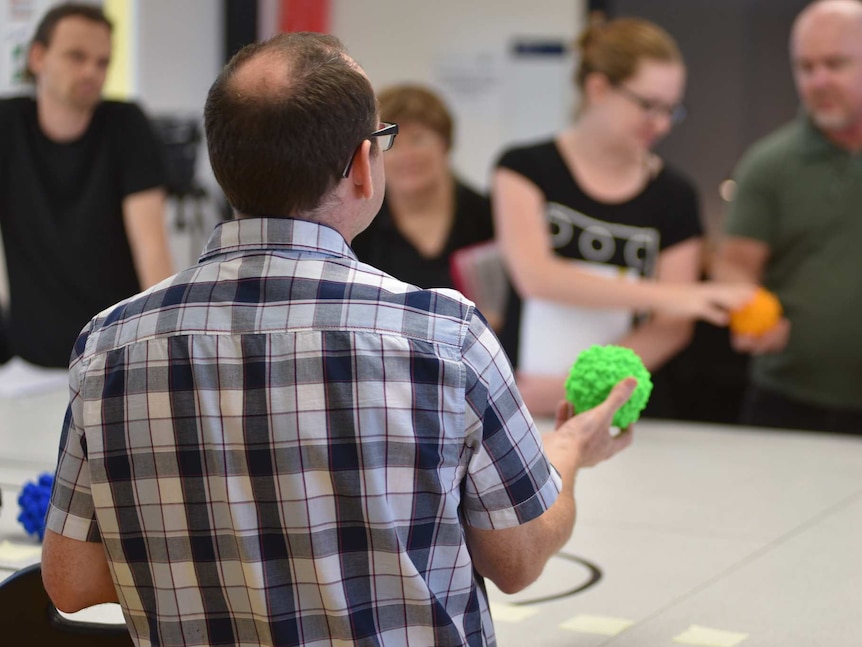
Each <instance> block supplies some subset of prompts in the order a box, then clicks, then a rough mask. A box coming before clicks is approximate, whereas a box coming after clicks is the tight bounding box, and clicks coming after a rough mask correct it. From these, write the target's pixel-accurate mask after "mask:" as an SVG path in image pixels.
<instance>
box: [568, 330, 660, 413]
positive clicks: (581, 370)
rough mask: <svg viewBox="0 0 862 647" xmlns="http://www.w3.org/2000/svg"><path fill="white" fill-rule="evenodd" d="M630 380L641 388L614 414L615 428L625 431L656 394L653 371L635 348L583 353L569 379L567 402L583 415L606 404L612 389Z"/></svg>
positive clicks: (595, 348)
mask: <svg viewBox="0 0 862 647" xmlns="http://www.w3.org/2000/svg"><path fill="white" fill-rule="evenodd" d="M627 377H634V378H635V379H636V380H637V381H638V385H637V387H636V388H635V390H634V393H632V396H631V398H629V401H628V402H626V403H625V404H624V405H623V406H622V407H620V408H619V410H618V411H617V412H616V414H615V415H614V420H613V426H614V427H619V428H620V429H625V428H626V427H628V426H629V425H631V424H632V423H634V422H636V421H637V419H638V418H640V415H641V411H643V410H644V407H646V405H647V402H648V401H649V396H650V393H652V380H651V379H650V372H649V371H648V370H647V369H646V367H645V366H644V363H643V362H642V361H641V358H640V357H638V356H637V353H635V352H634V351H633V350H632V349H631V348H623V347H622V346H613V345H607V346H597V345H593V346H590V347H589V348H587V349H586V350H584V351H582V352H581V353H580V355H578V359H577V360H575V363H574V364H573V365H572V370H571V371H570V372H569V377H567V378H566V384H565V386H566V399H567V400H568V401H569V402H571V403H572V405H574V407H575V412H577V413H583V412H584V411H587V410H589V409H592V408H593V407H595V406H598V405H599V404H601V403H602V402H604V401H605V398H607V397H608V394H609V393H610V392H611V389H613V388H614V386H615V385H616V384H617V383H618V382H620V381H622V380H624V379H625V378H627Z"/></svg>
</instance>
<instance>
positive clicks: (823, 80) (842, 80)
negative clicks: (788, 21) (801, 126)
mask: <svg viewBox="0 0 862 647" xmlns="http://www.w3.org/2000/svg"><path fill="white" fill-rule="evenodd" d="M790 54H791V58H792V62H793V70H794V77H795V80H796V87H797V90H798V92H799V96H800V98H801V99H802V102H803V104H804V105H805V107H806V109H807V111H808V114H809V115H810V116H811V119H812V120H813V121H814V123H815V124H816V125H817V126H818V127H819V128H821V129H822V130H824V131H827V132H828V133H841V132H844V131H847V130H854V129H856V128H858V127H860V126H862V2H859V1H858V0H820V1H819V2H814V3H812V4H810V5H808V6H807V7H806V8H805V9H804V10H803V11H802V12H801V13H800V14H799V16H798V17H797V18H796V21H795V22H794V24H793V31H792V33H791V39H790Z"/></svg>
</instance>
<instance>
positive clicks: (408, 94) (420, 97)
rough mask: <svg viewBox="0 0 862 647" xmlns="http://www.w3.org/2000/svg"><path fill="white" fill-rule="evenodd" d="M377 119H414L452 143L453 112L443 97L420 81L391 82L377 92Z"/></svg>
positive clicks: (396, 120)
mask: <svg viewBox="0 0 862 647" xmlns="http://www.w3.org/2000/svg"><path fill="white" fill-rule="evenodd" d="M377 98H378V100H379V101H380V119H381V121H384V122H393V123H409V122H413V123H417V124H420V125H422V126H425V127H426V128H430V129H431V130H433V131H434V132H435V133H437V134H438V135H440V137H442V138H443V141H445V142H446V148H447V149H448V148H451V147H452V114H451V113H450V112H449V110H448V109H447V108H446V104H445V103H443V100H442V99H441V98H440V97H439V96H437V95H436V94H435V93H434V92H432V91H431V90H429V89H428V88H425V87H423V86H420V85H407V84H405V85H392V86H389V87H388V88H386V89H384V90H381V91H380V93H379V94H378V95H377Z"/></svg>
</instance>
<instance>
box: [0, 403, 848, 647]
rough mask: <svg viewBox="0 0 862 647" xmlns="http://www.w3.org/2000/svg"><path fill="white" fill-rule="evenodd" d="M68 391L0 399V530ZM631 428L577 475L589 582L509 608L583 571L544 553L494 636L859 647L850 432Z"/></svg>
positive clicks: (45, 457)
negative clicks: (630, 436) (704, 636)
mask: <svg viewBox="0 0 862 647" xmlns="http://www.w3.org/2000/svg"><path fill="white" fill-rule="evenodd" d="M65 401H66V393H65V391H63V392H60V391H58V392H56V393H51V394H48V395H42V396H38V397H32V398H23V399H18V400H14V401H13V400H4V399H2V398H0V448H2V451H0V484H2V486H3V490H4V491H3V494H4V501H5V505H4V510H3V513H2V515H0V541H2V540H4V539H5V540H9V541H15V542H19V543H20V542H26V541H27V540H26V538H25V536H24V531H23V530H22V529H21V527H20V526H19V525H18V524H17V522H16V521H15V520H14V517H15V516H16V515H17V503H16V502H15V500H14V498H15V496H17V489H18V488H20V487H21V485H22V484H23V483H24V482H25V481H27V480H33V479H35V478H36V477H37V475H38V474H39V472H41V471H43V470H46V469H47V470H50V469H52V468H53V466H54V464H55V461H56V454H57V446H58V443H59V435H60V427H61V423H62V418H63V414H64V411H65ZM541 424H542V425H543V426H547V425H548V424H549V423H548V421H542V423H541ZM635 434H636V438H635V443H634V445H633V446H632V447H631V448H630V449H628V450H627V451H626V452H624V453H623V454H621V455H620V456H618V457H616V458H615V459H613V460H612V461H610V462H608V463H605V464H603V465H600V466H598V467H596V468H592V469H589V470H584V471H583V472H582V473H581V474H580V475H579V477H578V485H577V500H578V522H577V526H576V529H575V535H574V537H573V539H572V541H571V542H570V543H569V544H568V545H567V546H566V548H565V549H564V551H563V552H564V553H566V554H568V555H573V556H577V557H580V558H583V559H585V560H587V561H588V562H591V563H593V564H595V565H596V566H597V567H599V569H600V570H601V572H602V577H601V579H600V580H599V581H598V582H597V583H596V584H594V585H593V586H591V587H590V588H588V589H586V590H584V591H582V592H581V593H578V594H575V595H570V596H566V597H561V598H557V599H552V600H551V601H547V602H540V603H531V604H526V605H521V606H519V605H518V604H519V603H523V602H530V601H531V600H536V599H538V598H544V597H553V596H555V595H558V594H560V593H563V592H565V591H566V590H569V589H572V588H576V587H577V586H578V585H579V584H582V583H583V582H584V581H585V580H586V579H587V578H588V576H589V572H588V571H587V570H586V569H585V568H584V567H583V566H580V565H579V564H577V563H573V562H571V561H568V560H566V559H564V558H562V557H555V558H553V559H552V560H551V561H550V562H549V564H548V566H547V568H546V569H545V572H544V574H543V575H542V577H541V578H540V580H539V581H538V582H537V583H536V584H534V585H533V586H531V587H530V588H528V589H527V590H526V591H523V592H521V593H519V594H518V595H515V596H505V595H503V594H501V593H499V591H496V590H495V589H494V588H493V586H489V589H490V591H489V594H490V596H491V600H492V603H493V604H494V609H495V622H496V626H497V632H498V640H499V644H500V647H520V646H522V645H529V646H530V647H545V646H547V647H552V646H553V647H558V646H559V645H570V644H575V645H579V646H584V647H591V646H595V645H611V646H613V647H647V646H649V647H652V646H664V645H668V646H671V645H675V644H677V643H675V642H674V638H675V637H677V636H679V635H680V634H682V633H683V632H685V631H686V630H687V629H689V628H690V627H691V626H692V625H699V626H702V627H706V628H711V629H716V630H721V631H724V632H729V633H730V634H739V635H743V634H744V635H745V637H744V639H743V640H742V642H737V643H734V642H725V643H721V642H714V643H713V644H715V645H720V644H727V645H733V644H740V645H742V646H743V647H776V646H784V645H788V646H791V645H792V646H794V647H796V646H808V645H824V646H828V647H844V646H847V647H850V646H854V647H855V646H856V645H859V644H862V638H860V635H862V436H860V437H847V436H837V435H831V434H815V433H803V432H778V431H765V430H754V429H745V428H739V427H721V426H712V425H699V424H686V423H667V422H658V421H652V422H648V421H643V422H641V423H639V424H638V427H637V429H636V430H635ZM0 566H2V565H0ZM9 572H10V571H9V570H8V569H7V570H6V572H5V574H8V573H9ZM2 577H4V572H3V570H2V568H0V579H2ZM584 616H597V617H600V618H614V619H618V620H624V621H629V622H631V623H632V624H631V626H630V627H629V628H628V629H626V630H624V631H622V632H621V633H618V634H617V635H601V634H597V633H584V632H583V631H577V632H575V631H573V630H571V629H568V628H565V627H566V626H567V623H570V622H572V621H573V619H574V621H575V622H576V623H580V624H583V623H584V622H586V620H588V618H585V617H584ZM600 624H604V626H605V627H606V630H610V628H609V625H611V624H612V623H611V622H610V621H608V620H605V621H604V622H603V623H600ZM719 637H721V636H719ZM724 637H725V638H726V640H728V641H729V640H730V639H731V638H733V636H732V635H731V636H729V637H728V635H727V634H724Z"/></svg>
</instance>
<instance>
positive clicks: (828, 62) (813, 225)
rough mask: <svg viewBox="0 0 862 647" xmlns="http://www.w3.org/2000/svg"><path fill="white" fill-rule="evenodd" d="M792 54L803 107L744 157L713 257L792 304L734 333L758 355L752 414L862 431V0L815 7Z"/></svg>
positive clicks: (803, 19) (756, 421)
mask: <svg viewBox="0 0 862 647" xmlns="http://www.w3.org/2000/svg"><path fill="white" fill-rule="evenodd" d="M790 52H791V58H792V64H793V71H794V77H795V81H796V87H797V91H798V93H799V96H800V99H801V100H802V104H803V106H804V108H805V111H804V113H805V114H803V115H801V116H800V117H799V118H798V119H797V120H796V121H795V122H793V123H791V124H789V125H786V126H784V127H783V128H781V129H779V130H778V131H776V132H774V133H772V134H771V135H769V136H768V137H766V138H765V139H763V140H761V141H759V142H757V143H756V144H755V145H754V146H753V147H752V148H751V149H750V150H749V151H748V152H747V153H746V155H745V156H744V157H743V159H742V161H741V162H740V164H739V166H738V168H737V170H736V179H737V193H736V197H735V199H734V201H733V203H732V205H731V208H730V212H729V214H728V220H727V224H726V239H725V241H724V243H723V244H722V246H721V249H720V250H719V256H718V263H717V267H716V278H718V279H720V280H729V281H734V280H745V281H754V282H760V283H762V284H763V285H764V287H766V288H767V289H769V290H772V291H773V292H775V293H776V294H777V295H778V298H779V299H780V300H781V303H782V305H783V307H784V311H785V318H784V319H782V321H781V322H780V324H779V325H778V326H777V327H776V328H775V329H773V330H772V331H771V332H769V333H766V334H764V335H762V336H760V337H751V336H736V337H734V339H733V342H734V346H735V347H736V348H737V350H740V351H747V352H750V353H752V355H754V359H753V362H752V369H753V374H752V387H751V389H750V391H749V393H748V397H747V401H746V406H745V408H744V412H743V422H744V423H746V424H751V425H758V426H769V427H785V428H802V429H816V430H824V431H840V432H849V433H862V2H859V1H858V0H821V1H820V2H815V3H813V4H811V5H809V6H808V7H806V8H805V9H804V10H803V11H802V12H801V13H800V14H799V16H798V17H797V19H796V21H795V23H794V25H793V31H792V33H791V39H790Z"/></svg>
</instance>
